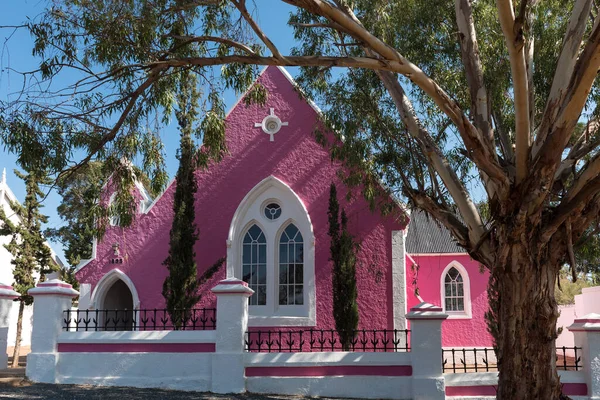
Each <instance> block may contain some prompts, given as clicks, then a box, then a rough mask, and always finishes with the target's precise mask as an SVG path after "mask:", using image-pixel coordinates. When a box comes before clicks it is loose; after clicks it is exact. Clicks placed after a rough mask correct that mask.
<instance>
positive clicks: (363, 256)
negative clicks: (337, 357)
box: [76, 67, 491, 348]
mask: <svg viewBox="0 0 600 400" xmlns="http://www.w3.org/2000/svg"><path fill="white" fill-rule="evenodd" d="M258 80H259V81H260V83H262V84H263V85H264V86H265V87H266V89H267V90H268V100H267V104H266V105H264V106H258V105H250V106H246V105H245V104H244V103H243V102H238V103H237V104H236V105H235V106H234V107H233V108H232V110H231V111H230V112H229V114H228V115H227V119H226V129H227V134H226V137H227V147H228V154H227V156H226V157H225V159H224V160H223V161H221V162H220V163H218V164H215V165H212V166H211V167H210V168H208V169H207V170H203V171H198V172H197V173H196V177H197V183H198V192H197V194H196V203H195V206H196V223H197V226H198V228H199V240H198V241H197V243H196V248H195V251H196V257H197V267H198V274H199V275H201V274H202V273H203V272H204V271H205V270H206V269H207V268H210V267H211V266H213V265H214V264H215V263H216V262H217V261H218V260H219V259H221V258H223V257H225V258H226V261H225V263H224V264H223V265H222V267H221V268H220V269H219V270H218V271H217V272H216V273H215V275H214V276H213V277H212V278H211V279H210V280H209V281H207V282H206V283H204V284H203V286H202V287H201V293H202V298H201V300H200V303H199V305H198V306H199V307H214V304H215V298H214V295H213V294H212V293H211V292H210V289H211V288H212V287H214V286H215V284H216V283H217V282H219V281H220V280H222V279H224V278H226V277H235V278H238V279H242V280H244V281H246V282H247V283H248V285H249V287H250V288H252V289H253V290H254V291H255V293H254V295H253V296H252V297H251V298H250V300H249V301H250V307H249V326H250V328H251V329H262V328H259V327H269V328H280V327H285V328H286V329H288V328H298V329H333V328H334V327H335V323H334V319H333V295H332V265H331V262H330V260H329V237H328V235H327V230H328V226H327V208H328V200H329V188H330V184H331V183H332V182H333V183H335V184H336V185H337V187H338V193H339V194H340V196H339V197H340V203H341V205H342V206H343V207H344V208H345V209H346V212H347V214H348V216H349V230H350V231H351V233H352V234H353V235H354V236H355V238H356V240H357V241H358V242H359V243H360V252H359V254H358V263H357V267H356V281H357V286H358V306H359V314H360V322H359V328H360V329H407V328H409V327H408V324H407V319H406V315H407V313H408V311H409V310H410V308H411V307H413V306H415V305H416V304H418V303H420V302H421V301H427V302H429V303H433V304H436V305H439V306H441V307H442V309H443V310H444V311H445V312H447V313H448V314H449V315H450V317H449V318H448V319H447V320H446V321H444V322H443V325H442V329H443V345H444V346H446V347H470V348H473V347H486V346H487V347H489V346H490V345H491V338H490V336H489V334H488V333H487V329H486V325H485V321H484V313H485V312H486V310H487V295H486V287H487V280H488V274H487V272H483V271H484V268H482V267H481V266H480V265H479V263H478V262H476V261H474V260H471V259H470V257H469V256H468V255H467V254H466V253H465V252H464V250H462V249H461V248H459V247H458V246H457V245H456V244H454V242H453V241H452V240H451V238H450V235H449V234H448V232H447V231H445V230H444V229H441V228H440V227H439V226H438V225H437V224H436V223H435V222H434V221H432V220H431V219H429V218H427V217H426V216H425V215H424V214H422V213H420V212H413V213H412V214H410V213H408V212H406V211H404V208H403V207H402V205H400V204H398V209H397V212H395V213H391V214H390V215H388V216H382V215H381V214H380V213H379V212H371V211H370V210H369V205H368V203H367V202H366V201H365V200H363V199H362V198H361V197H360V196H355V197H354V198H353V199H352V200H351V201H346V199H345V196H344V194H345V193H346V188H345V187H344V185H343V183H342V182H341V180H340V179H339V172H340V169H341V168H342V166H341V165H340V164H338V163H336V162H332V161H331V157H330V155H329V153H328V151H327V149H324V148H323V147H322V146H321V145H320V144H318V143H317V141H316V140H315V137H314V134H313V131H314V128H315V126H317V124H318V116H319V114H318V113H319V110H318V109H317V108H316V106H315V105H314V104H311V103H309V102H307V101H306V100H304V99H303V98H302V97H301V96H299V94H298V91H297V88H296V87H295V84H294V82H293V80H292V78H291V77H290V76H289V74H288V73H287V72H286V71H285V70H284V69H281V68H277V67H268V68H266V69H265V70H264V71H263V73H262V74H261V75H260V77H259V78H258ZM174 192H175V183H171V184H170V185H169V187H168V188H167V189H166V190H165V192H164V193H163V194H162V195H160V196H159V197H157V198H155V199H151V198H150V197H149V196H148V195H147V194H146V192H145V191H144V190H143V188H142V187H141V186H140V187H139V193H138V198H139V201H140V207H139V215H138V216H137V218H136V219H135V221H134V223H133V224H132V225H131V226H130V227H128V228H121V227H119V226H118V224H116V221H113V223H115V224H114V226H111V227H110V228H109V229H108V230H107V232H106V234H105V236H104V238H103V239H102V240H101V241H99V242H97V243H94V249H93V257H92V259H90V260H86V261H83V262H82V263H81V264H80V265H79V266H78V269H77V272H76V277H77V279H78V281H79V282H80V284H81V295H80V301H79V307H80V309H101V310H105V309H111V310H114V309H119V310H124V309H127V310H132V309H136V310H137V309H150V310H152V309H161V308H164V304H165V303H164V299H163V297H162V294H161V292H162V285H163V282H164V280H165V277H166V275H167V269H166V267H165V266H164V265H162V263H163V261H164V260H165V258H166V257H167V254H168V248H169V231H170V228H171V222H172V217H173V196H174ZM109 197H110V193H107V198H109ZM407 215H408V218H406V216H407ZM407 221H408V222H407ZM135 318H140V317H139V314H136V316H135Z"/></svg>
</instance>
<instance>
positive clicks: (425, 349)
mask: <svg viewBox="0 0 600 400" xmlns="http://www.w3.org/2000/svg"><path fill="white" fill-rule="evenodd" d="M406 317H407V318H408V320H410V352H411V359H412V368H413V399H414V400H444V399H445V398H446V390H445V384H444V375H443V371H442V322H443V321H444V320H445V319H446V318H448V314H445V313H444V312H443V311H442V309H441V308H440V307H438V306H434V305H433V304H429V303H425V302H423V303H421V304H419V305H417V306H415V307H413V308H411V309H410V312H409V313H408V315H407V316H406Z"/></svg>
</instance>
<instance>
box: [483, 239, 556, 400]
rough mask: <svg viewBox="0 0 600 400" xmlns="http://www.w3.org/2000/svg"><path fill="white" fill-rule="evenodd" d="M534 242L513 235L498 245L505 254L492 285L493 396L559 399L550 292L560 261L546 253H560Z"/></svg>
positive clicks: (551, 294) (554, 325) (504, 398)
mask: <svg viewBox="0 0 600 400" xmlns="http://www.w3.org/2000/svg"><path fill="white" fill-rule="evenodd" d="M509 237H510V236H509ZM517 237H518V236H517ZM533 247H535V245H533V244H531V243H527V240H524V241H522V242H520V241H517V243H515V241H514V236H513V240H508V241H507V243H506V244H505V246H504V248H502V247H500V248H499V250H500V251H499V252H498V254H505V255H508V256H507V257H506V258H504V260H505V261H504V262H502V260H503V259H502V257H501V258H500V261H501V263H500V265H496V266H495V268H493V270H492V279H491V280H490V285H491V286H490V290H491V291H492V292H494V291H495V293H496V296H497V298H496V299H492V301H491V302H490V304H491V311H492V313H493V314H495V315H493V318H492V320H495V321H496V322H497V326H496V329H497V334H495V335H494V336H495V338H496V347H497V357H498V365H499V370H500V372H499V379H498V393H497V399H501V400H508V399H510V400H514V399H548V400H555V399H556V400H558V399H559V398H560V396H561V385H560V381H559V377H558V373H557V370H556V343H555V339H556V336H557V335H556V320H557V318H558V306H557V303H556V300H555V297H554V285H555V282H556V278H557V274H558V271H559V269H560V265H561V264H560V261H552V260H557V259H558V257H556V258H555V257H552V255H549V253H554V254H558V251H557V250H558V249H556V248H555V249H552V250H549V248H548V249H546V251H544V252H542V251H539V249H535V250H532V248H533ZM536 254H537V255H539V254H545V255H544V256H542V257H540V256H537V257H536ZM493 296H494V294H491V297H493ZM492 325H493V322H492ZM493 330H494V329H492V333H494V332H493Z"/></svg>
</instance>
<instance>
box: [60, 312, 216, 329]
mask: <svg viewBox="0 0 600 400" xmlns="http://www.w3.org/2000/svg"><path fill="white" fill-rule="evenodd" d="M216 314H217V309H216V308H192V309H190V310H189V311H188V312H187V313H186V317H185V318H184V319H183V321H182V323H181V324H180V326H175V325H174V324H173V322H172V321H171V318H170V317H169V314H168V312H167V310H166V309H133V310H65V311H64V312H63V316H64V318H63V329H64V330H65V331H71V332H79V331H172V330H189V331H198V330H212V329H215V328H216V326H217V319H216Z"/></svg>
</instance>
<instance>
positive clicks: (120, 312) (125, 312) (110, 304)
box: [91, 269, 140, 331]
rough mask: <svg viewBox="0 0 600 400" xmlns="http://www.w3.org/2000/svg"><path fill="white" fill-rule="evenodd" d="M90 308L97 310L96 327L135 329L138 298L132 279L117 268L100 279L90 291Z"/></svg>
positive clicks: (117, 329) (121, 329) (112, 329)
mask: <svg viewBox="0 0 600 400" xmlns="http://www.w3.org/2000/svg"><path fill="white" fill-rule="evenodd" d="M91 306H92V308H95V309H96V310H98V327H99V328H100V329H101V330H107V331H115V330H116V331H123V330H135V329H136V326H137V318H139V313H135V312H134V311H133V310H135V309H138V308H139V307H140V300H139V296H138V294H137V290H136V288H135V285H134V284H133V281H132V280H131V279H130V278H129V277H128V276H127V275H126V274H125V273H123V272H122V271H120V270H119V269H113V270H111V271H110V272H108V273H107V274H106V275H104V276H103V277H102V279H100V281H99V282H98V284H97V285H96V287H95V288H94V291H93V293H92V301H91Z"/></svg>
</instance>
